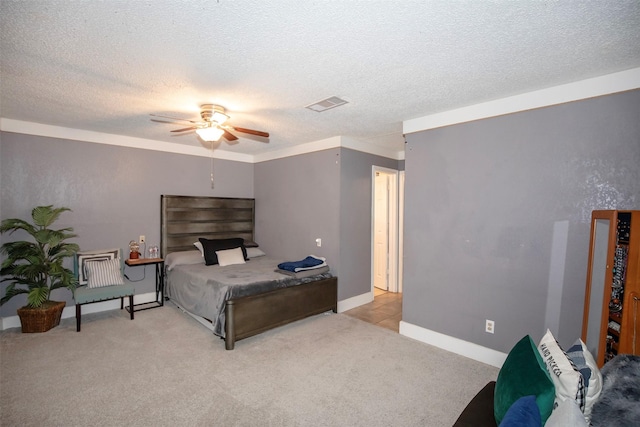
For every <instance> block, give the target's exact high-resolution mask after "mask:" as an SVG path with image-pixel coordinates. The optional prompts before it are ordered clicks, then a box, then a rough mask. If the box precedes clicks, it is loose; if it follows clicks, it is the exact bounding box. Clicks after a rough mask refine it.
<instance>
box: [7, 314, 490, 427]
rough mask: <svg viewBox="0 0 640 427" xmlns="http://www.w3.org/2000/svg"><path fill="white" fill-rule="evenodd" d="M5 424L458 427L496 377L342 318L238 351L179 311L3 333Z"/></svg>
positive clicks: (293, 328) (251, 341)
mask: <svg viewBox="0 0 640 427" xmlns="http://www.w3.org/2000/svg"><path fill="white" fill-rule="evenodd" d="M0 344H1V349H0V356H1V366H0V375H1V376H0V388H1V391H0V423H1V425H2V426H35V425H39V426H45V425H46V426H112V425H113V426H115V425H134V426H138V425H139V426H205V425H206V426H212V425H215V426H418V425H420V426H438V427H441V426H450V425H452V424H453V422H454V421H455V419H456V418H457V416H458V414H459V413H460V412H461V411H462V409H463V408H464V406H465V405H466V404H467V403H468V401H469V400H470V399H471V398H472V397H473V396H474V395H475V393H476V392H477V391H479V390H480V389H481V388H482V387H483V386H484V385H485V383H486V382H487V381H489V380H492V379H495V378H496V376H497V372H498V370H497V369H496V368H494V367H491V366H488V365H484V364H482V363H479V362H476V361H473V360H470V359H467V358H464V357H461V356H457V355H454V354H451V353H448V352H446V351H443V350H440V349H437V348H434V347H432V346H429V345H426V344H424V343H420V342H417V341H414V340H411V339H409V338H406V337H403V336H401V335H398V334H397V333H394V332H392V331H389V330H386V329H383V328H380V327H376V326H374V325H371V324H368V323H365V322H363V321H360V320H358V319H355V318H351V317H348V316H345V315H342V314H322V315H318V316H314V317H312V318H309V319H305V320H302V321H299V322H296V323H294V324H291V325H287V326H284V327H281V328H278V329H275V330H272V331H269V332H266V333H264V334H262V335H259V336H256V337H252V338H248V339H245V340H242V341H238V342H237V343H236V348H235V350H233V351H226V350H224V342H223V341H222V340H220V339H219V338H217V337H214V336H213V335H212V334H211V333H210V332H209V330H207V329H206V328H205V327H203V326H202V325H200V324H199V323H197V322H196V321H195V320H194V319H192V318H191V317H189V316H187V315H186V314H184V313H182V312H181V311H180V310H178V309H177V308H176V307H175V306H173V305H171V304H168V305H165V307H162V308H157V309H153V310H147V311H142V312H138V313H136V318H135V320H133V321H131V320H129V318H128V315H127V313H126V312H125V311H120V310H114V311H110V312H106V313H98V314H92V315H87V316H85V317H84V322H83V325H82V332H80V333H76V332H75V319H63V321H62V322H61V324H60V326H58V327H57V328H55V329H53V330H51V331H49V332H46V333H43V334H22V333H21V332H20V330H19V329H11V330H7V331H3V332H1V333H0Z"/></svg>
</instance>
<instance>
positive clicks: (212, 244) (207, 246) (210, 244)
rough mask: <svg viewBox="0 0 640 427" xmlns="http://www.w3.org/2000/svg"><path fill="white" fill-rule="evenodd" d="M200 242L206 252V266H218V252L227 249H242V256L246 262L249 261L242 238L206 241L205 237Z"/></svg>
mask: <svg viewBox="0 0 640 427" xmlns="http://www.w3.org/2000/svg"><path fill="white" fill-rule="evenodd" d="M198 240H199V241H200V243H202V249H203V250H204V263H205V264H206V265H215V264H218V256H217V255H216V251H223V250H226V249H235V248H241V249H242V256H243V257H244V259H245V261H246V260H248V259H249V258H248V257H247V248H245V247H244V239H243V238H241V237H234V238H231V239H205V238H204V237H200V238H199V239H198Z"/></svg>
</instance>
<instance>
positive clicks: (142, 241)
mask: <svg viewBox="0 0 640 427" xmlns="http://www.w3.org/2000/svg"><path fill="white" fill-rule="evenodd" d="M146 240H147V239H146V237H144V234H141V235H140V243H144V242H145V241H146Z"/></svg>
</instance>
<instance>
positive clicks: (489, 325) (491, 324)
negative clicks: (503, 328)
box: [484, 319, 496, 334]
mask: <svg viewBox="0 0 640 427" xmlns="http://www.w3.org/2000/svg"><path fill="white" fill-rule="evenodd" d="M495 329H496V324H495V322H494V321H493V320H489V319H487V323H486V324H485V327H484V331H485V332H489V333H490V334H492V333H494V331H495Z"/></svg>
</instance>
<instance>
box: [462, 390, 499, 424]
mask: <svg viewBox="0 0 640 427" xmlns="http://www.w3.org/2000/svg"><path fill="white" fill-rule="evenodd" d="M495 388H496V382H495V381H490V382H489V383H488V384H487V385H486V386H484V388H483V389H482V390H480V391H479V392H478V394H476V395H475V397H474V398H473V399H471V402H469V404H468V405H467V406H466V407H465V408H464V410H463V411H462V413H461V414H460V416H459V417H458V419H457V420H456V423H455V424H454V425H453V427H484V426H487V427H496V426H497V424H496V419H495V418H494V416H493V393H494V391H495Z"/></svg>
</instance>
